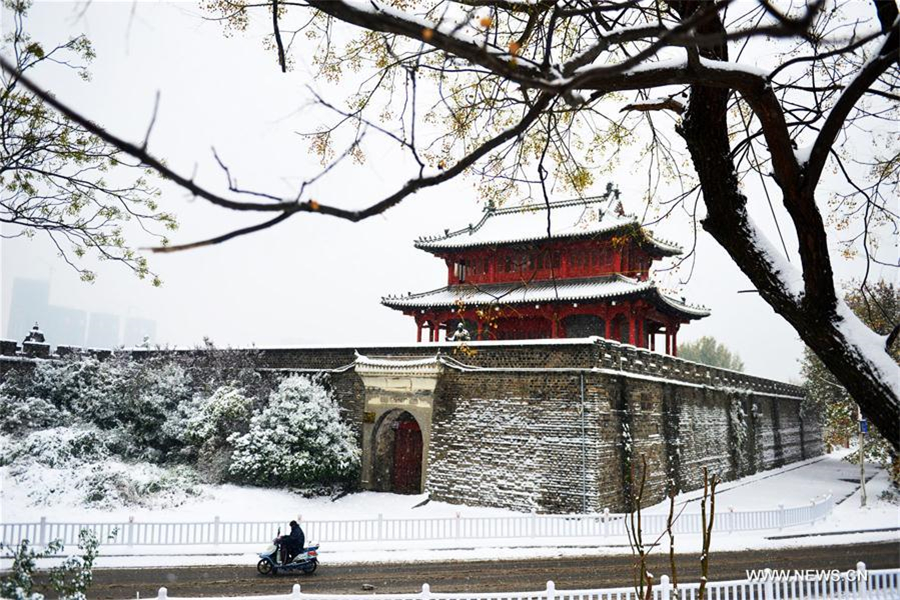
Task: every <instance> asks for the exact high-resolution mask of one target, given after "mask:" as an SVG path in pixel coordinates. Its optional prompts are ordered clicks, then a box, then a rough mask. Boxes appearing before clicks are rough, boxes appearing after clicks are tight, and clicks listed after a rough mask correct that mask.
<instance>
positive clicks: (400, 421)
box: [372, 409, 424, 494]
mask: <svg viewBox="0 0 900 600" xmlns="http://www.w3.org/2000/svg"><path fill="white" fill-rule="evenodd" d="M372 444H373V448H372V457H373V465H372V484H373V487H374V489H375V490H376V491H379V492H394V493H396V494H419V493H421V492H422V463H423V458H424V446H423V439H422V429H421V427H420V426H419V422H418V421H416V418H415V417H414V416H413V415H412V414H411V413H409V412H408V411H405V410H401V409H396V410H391V411H389V412H386V413H385V414H384V415H382V417H381V419H379V421H378V423H377V424H376V427H375V434H374V436H373V440H372Z"/></svg>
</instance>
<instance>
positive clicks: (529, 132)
mask: <svg viewBox="0 0 900 600" xmlns="http://www.w3.org/2000/svg"><path fill="white" fill-rule="evenodd" d="M203 4H204V7H205V8H206V9H207V12H208V14H209V15H210V17H211V18H215V19H219V20H221V21H223V22H224V23H225V24H226V26H228V27H231V28H232V29H238V30H240V29H243V28H246V25H247V22H248V20H249V19H250V18H251V17H252V16H253V15H254V14H256V13H259V15H260V17H265V19H266V22H267V23H269V24H270V25H271V27H273V28H274V29H275V30H274V31H273V32H272V36H273V39H274V40H275V42H274V43H270V47H271V49H272V50H274V51H275V53H276V55H275V58H276V64H277V65H278V68H279V69H282V68H285V67H286V66H287V65H289V64H290V54H291V52H292V51H293V52H298V50H296V49H293V50H292V48H291V45H290V44H287V45H286V44H285V42H284V40H287V39H295V38H297V36H298V35H300V34H302V36H303V37H304V39H305V40H306V43H307V44H310V45H312V47H313V48H314V52H313V53H312V61H313V66H314V67H315V68H316V69H317V71H318V75H317V77H316V82H317V84H320V85H327V83H328V82H337V81H339V80H340V81H341V84H342V85H341V92H340V94H341V97H340V98H339V99H332V98H327V99H325V97H324V96H323V95H322V94H320V93H319V92H317V94H316V101H317V102H319V104H320V107H322V108H323V109H326V110H329V111H330V112H331V114H333V115H334V120H333V122H332V123H331V124H325V125H323V126H322V127H320V128H319V129H316V130H314V131H310V132H306V134H305V137H306V139H307V140H308V141H309V144H310V148H311V149H312V150H313V151H314V152H316V153H318V154H319V155H320V156H321V157H322V162H323V169H322V171H321V172H319V173H313V174H299V175H300V178H301V183H300V184H299V185H298V187H297V190H296V194H295V195H293V196H291V197H282V196H279V195H278V194H268V193H266V192H265V191H262V190H256V191H253V192H252V194H254V197H253V198H252V199H248V197H247V193H248V192H247V191H243V190H238V189H236V188H235V187H234V186H232V185H231V184H230V182H231V176H230V172H229V175H228V181H229V185H228V187H227V188H225V189H223V190H214V189H210V188H208V187H204V186H202V185H200V184H198V183H197V182H195V181H193V179H192V178H191V177H189V176H186V175H184V174H179V173H176V172H174V171H173V170H172V169H171V168H169V167H167V166H166V165H165V162H164V160H163V159H162V158H161V157H156V156H154V155H153V154H151V153H150V152H149V150H148V149H147V148H146V147H144V146H142V145H140V144H135V143H131V142H127V141H125V140H123V139H121V138H119V137H117V136H115V134H113V133H112V132H109V131H107V130H105V129H103V128H102V126H100V125H93V124H92V123H91V119H90V115H78V114H77V113H75V112H74V111H71V110H70V109H69V108H68V107H67V105H66V104H65V102H64V101H63V100H53V99H52V97H51V96H50V95H49V94H46V90H40V89H35V90H33V91H34V93H35V94H36V95H38V96H41V94H42V93H43V94H45V95H46V96H47V98H48V99H47V100H46V101H47V102H48V103H49V104H50V105H51V106H54V107H55V108H56V109H57V110H59V111H61V112H63V114H65V115H66V116H67V117H69V118H71V119H73V120H77V119H78V118H81V119H82V121H77V122H79V123H80V124H82V125H83V126H84V127H85V128H87V129H88V130H89V131H91V132H92V133H94V134H95V135H97V136H98V137H99V138H101V139H103V140H104V141H106V142H107V143H110V144H112V145H114V146H116V147H118V148H119V149H121V150H122V151H124V152H127V153H129V154H131V155H132V156H134V157H135V158H137V159H139V160H140V161H141V162H143V163H144V164H145V165H147V166H149V167H151V168H153V169H155V170H157V171H158V172H159V173H160V174H162V175H163V176H164V177H166V178H168V179H170V180H172V181H174V182H176V183H177V184H179V185H181V186H182V187H183V188H185V189H186V190H188V191H189V192H191V193H192V194H194V195H196V196H198V197H200V198H203V199H205V200H208V201H209V202H211V203H213V204H215V205H217V206H219V207H222V208H228V209H233V210H240V211H246V212H250V213H254V212H259V213H261V214H265V213H269V214H268V215H267V220H266V221H264V222H262V223H259V224H253V225H250V226H247V227H244V228H241V229H238V230H236V231H232V232H228V233H225V234H222V235H220V236H216V237H215V238H211V239H208V240H204V241H201V242H199V243H192V244H186V245H183V246H181V247H184V248H186V247H195V246H197V245H209V244H214V243H220V242H223V241H226V240H228V239H231V238H233V237H236V236H238V235H246V234H249V233H253V232H257V231H260V230H264V229H266V228H268V227H271V226H274V225H276V224H278V223H281V222H283V221H285V220H286V219H287V218H289V217H292V216H294V215H297V214H300V213H309V212H316V213H320V214H325V215H330V216H333V217H337V218H342V219H348V220H351V221H359V220H362V219H365V218H368V217H371V216H373V215H377V214H381V213H383V212H384V211H386V210H388V209H390V208H391V207H392V206H395V205H396V204H397V203H399V202H401V201H403V200H404V199H406V198H409V197H410V196H412V195H414V194H415V193H416V192H418V191H419V190H422V189H424V188H426V187H430V186H434V185H438V184H440V183H443V182H446V181H449V180H450V179H453V178H455V177H458V176H471V177H475V178H476V179H477V181H478V186H479V191H480V194H481V197H482V199H483V200H485V201H486V202H493V203H500V202H503V201H505V200H507V199H509V198H513V197H523V196H528V195H531V194H532V193H534V194H536V195H538V196H540V195H541V194H542V193H543V188H544V187H549V188H551V189H554V190H555V191H563V190H565V191H567V192H569V193H574V194H579V195H580V194H587V193H589V191H590V189H591V187H592V186H593V185H594V183H595V180H596V178H597V176H598V175H602V174H604V173H609V172H611V171H612V170H613V169H615V167H616V164H617V161H618V160H621V159H622V156H623V154H624V152H625V150H626V149H627V150H628V151H629V152H634V153H636V154H637V156H638V157H639V158H638V161H637V164H638V165H639V166H640V167H641V168H643V169H645V170H646V178H647V193H646V198H647V199H648V214H650V210H649V209H650V208H651V206H656V207H659V208H660V209H661V210H660V212H662V213H663V214H665V215H668V214H671V213H672V212H673V210H674V208H675V207H676V206H677V207H681V208H682V209H683V210H684V211H685V212H687V213H688V214H689V215H690V216H691V218H692V219H695V221H697V222H700V223H701V224H702V227H703V229H705V230H706V231H707V232H708V233H709V234H710V235H711V236H712V237H713V238H714V239H715V240H716V241H717V242H718V243H719V244H720V245H721V246H722V247H723V248H724V249H725V250H726V251H727V252H728V254H729V255H730V257H731V258H732V259H733V260H734V262H735V263H736V264H737V265H738V267H739V268H740V269H741V270H742V271H743V272H744V273H745V274H746V275H747V277H748V278H749V279H750V280H751V281H752V283H753V284H754V286H755V287H756V290H757V291H758V292H759V293H760V296H761V297H762V298H763V299H764V300H765V301H766V302H767V303H768V304H769V305H771V306H772V308H773V309H774V310H775V311H776V312H777V313H778V314H780V315H781V316H782V317H783V318H784V319H785V320H787V321H788V322H789V323H790V324H791V325H792V326H793V327H794V329H795V330H796V331H797V333H798V334H799V336H800V337H801V338H802V339H803V341H804V342H805V343H806V344H807V346H808V347H809V348H811V349H812V350H813V351H814V352H815V353H816V355H817V356H818V357H819V358H820V359H821V360H822V362H823V363H824V364H825V365H826V366H827V367H828V369H830V370H831V371H832V373H834V375H835V377H836V378H837V379H838V380H839V381H840V383H841V384H842V385H843V386H845V387H846V389H847V390H848V392H849V393H850V394H851V395H852V396H853V397H854V398H856V399H857V401H858V402H859V403H860V405H861V406H862V409H863V411H864V413H866V415H867V416H868V417H869V418H870V419H871V420H872V422H873V423H875V424H876V425H877V426H878V427H879V429H880V430H881V431H882V432H883V433H884V435H885V437H886V438H887V439H889V440H890V441H891V443H892V444H893V445H894V446H895V447H898V446H900V383H898V376H897V369H896V365H895V363H894V362H893V361H892V360H891V359H890V358H889V356H888V354H887V351H886V348H885V345H886V343H887V339H886V338H885V336H881V335H879V334H876V333H874V332H872V331H871V330H870V329H868V328H866V327H865V326H863V325H862V324H860V323H859V322H858V320H857V319H855V317H854V316H853V314H852V312H851V311H849V310H847V309H846V307H844V306H843V304H842V303H841V302H840V300H839V298H838V295H837V293H836V291H835V287H836V285H835V277H834V269H833V267H832V259H833V258H832V256H833V254H834V252H833V250H834V246H835V245H837V246H838V247H839V248H841V249H842V251H843V252H844V253H853V252H859V253H861V254H863V255H864V256H865V257H866V259H867V260H869V261H871V262H878V263H881V264H889V265H893V266H897V265H896V256H895V254H896V247H895V246H893V247H891V244H887V245H885V244H881V245H878V244H877V243H875V242H874V241H873V240H876V239H877V238H878V237H879V232H881V234H884V233H885V232H887V233H888V234H889V235H890V234H891V233H892V234H893V235H896V232H897V222H898V219H900V215H898V213H897V210H896V207H895V204H896V203H895V202H891V201H890V200H891V198H894V199H895V198H896V197H897V193H898V191H900V150H898V147H897V139H896V136H895V135H891V131H895V130H896V122H897V119H898V116H900V115H898V114H897V113H898V103H897V99H898V87H900V70H898V67H897V61H898V37H900V34H898V10H897V6H896V4H895V3H894V2H891V1H883V0H874V1H873V2H871V3H865V4H864V3H842V2H833V1H831V2H827V1H822V2H813V3H807V4H805V5H801V6H795V5H792V4H790V3H787V2H783V3H782V2H768V1H760V2H756V3H737V2H732V1H730V0H721V1H719V2H698V1H694V0H675V1H672V2H667V3H657V2H650V1H648V2H633V3H619V2H603V1H600V2H595V1H587V0H558V1H549V0H544V1H538V2H533V3H524V2H523V3H520V2H512V1H510V0H494V1H491V0H463V1H451V0H432V1H430V2H421V3H411V4H410V3H406V2H384V1H379V0H343V1H338V0H334V1H324V0H322V1H320V0H309V1H308V2H290V1H281V0H279V1H278V2H277V4H275V3H273V2H247V1H245V0H205V1H204V3H203ZM288 33H289V34H290V35H286V34H288ZM270 42H271V40H270ZM304 48H305V49H306V51H307V53H309V46H308V45H306V46H304ZM763 49H764V50H765V52H764V53H763V52H761V50H763ZM762 54H765V59H764V60H763V59H760V58H759V57H760V56H761V55H762ZM4 69H5V70H7V72H11V73H12V72H14V69H15V67H14V66H12V67H11V66H10V65H9V64H8V63H4ZM288 76H291V75H290V70H288ZM348 82H350V83H348ZM22 84H23V85H25V86H26V87H27V86H28V85H30V83H29V82H28V81H27V79H24V78H23V80H22ZM348 85H352V86H353V87H354V90H353V91H352V92H351V93H349V94H348V93H347V89H348ZM317 87H319V86H318V85H317ZM41 97H43V96H41ZM54 102H55V103H54ZM673 107H674V108H673ZM663 108H665V109H668V110H665V111H662V110H660V109H663ZM676 109H677V110H676ZM91 127H93V129H91ZM367 136H370V137H384V138H386V139H388V140H391V141H392V142H396V143H399V145H400V147H401V149H402V151H403V152H405V153H407V154H408V156H409V158H410V161H411V164H413V165H414V167H413V169H412V170H411V171H409V172H407V173H392V175H397V176H398V177H400V179H399V181H398V182H397V185H396V188H395V191H393V192H392V193H388V194H386V195H384V196H382V197H373V198H366V199H365V200H366V205H365V208H363V209H359V210H348V209H347V208H344V207H342V206H341V203H340V201H339V200H338V199H333V198H328V197H327V194H325V195H322V194H319V195H318V196H317V197H316V198H313V197H312V192H311V188H312V186H311V182H326V181H327V180H328V177H329V176H332V175H333V169H334V168H335V165H337V164H340V163H343V162H348V163H349V162H351V161H354V160H355V161H362V160H365V159H366V147H367V146H366V144H367V141H366V140H367V139H368V137H367ZM854 144H855V146H854ZM860 147H863V148H864V151H860V150H859V148H860ZM851 148H852V149H851ZM685 157H689V161H686V160H685ZM346 159H350V161H346ZM830 170H833V171H835V172H836V173H837V174H838V175H839V176H840V177H842V178H843V181H842V183H841V185H840V186H837V187H835V186H831V185H829V186H828V188H829V189H827V190H826V189H823V186H822V185H821V182H822V178H823V174H824V173H826V171H830ZM226 172H228V169H226ZM751 181H752V182H754V184H756V182H757V181H758V182H759V183H760V184H761V185H762V186H763V187H764V191H765V194H766V197H767V198H768V201H769V204H770V206H772V210H771V213H772V215H773V216H775V210H774V203H775V202H778V201H780V202H781V204H782V206H783V209H784V211H786V213H787V219H786V220H787V221H788V222H787V223H777V221H776V223H777V225H778V228H779V229H778V233H779V236H780V238H781V239H779V240H775V241H773V242H770V241H768V240H767V238H766V235H765V234H764V233H763V231H762V229H761V228H760V227H759V226H758V225H757V223H759V222H760V219H759V217H758V216H756V215H753V214H751V212H752V211H751V203H749V202H748V198H747V195H746V194H747V192H746V191H745V190H746V189H747V184H748V182H751ZM665 183H675V184H677V185H678V186H680V188H681V190H682V193H680V194H674V195H673V194H671V191H670V190H667V191H666V192H665V193H663V192H662V190H666V185H664V184H665ZM773 184H774V185H773ZM318 189H320V190H321V189H323V188H322V187H321V186H320V187H319V188H318ZM697 189H699V191H700V193H701V194H702V199H703V203H702V205H701V209H700V212H699V213H698V212H697V211H695V206H696V204H692V203H689V202H687V201H686V200H687V199H689V198H692V193H693V192H694V190H697ZM783 229H784V230H786V231H787V232H789V233H790V235H788V236H787V238H785V235H783V232H782V230H783ZM835 236H837V237H835ZM794 238H795V239H796V240H797V245H796V247H795V248H793V249H791V250H789V249H788V243H789V242H788V240H789V239H794ZM892 251H893V254H891V252H892ZM792 255H794V256H796V257H798V258H799V264H795V263H791V262H790V258H791V257H792Z"/></svg>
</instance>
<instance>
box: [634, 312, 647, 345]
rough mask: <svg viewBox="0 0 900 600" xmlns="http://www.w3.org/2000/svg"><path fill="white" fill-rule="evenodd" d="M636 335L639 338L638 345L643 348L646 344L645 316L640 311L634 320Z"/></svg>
mask: <svg viewBox="0 0 900 600" xmlns="http://www.w3.org/2000/svg"><path fill="white" fill-rule="evenodd" d="M634 337H635V338H636V339H637V344H636V345H637V347H638V348H643V347H645V346H646V344H645V343H644V317H643V316H642V315H641V314H640V313H638V315H637V318H636V319H635V320H634Z"/></svg>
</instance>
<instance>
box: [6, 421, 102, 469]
mask: <svg viewBox="0 0 900 600" xmlns="http://www.w3.org/2000/svg"><path fill="white" fill-rule="evenodd" d="M104 438H105V435H104V434H103V432H101V431H98V430H97V429H94V428H82V427H54V428H51V429H42V430H40V431H34V432H32V433H30V434H28V435H27V436H26V437H25V438H23V439H21V440H20V441H18V442H12V443H8V444H6V447H5V448H4V450H3V451H2V453H0V464H2V465H8V464H11V463H13V462H20V463H31V462H35V463H38V464H42V465H45V466H48V467H54V468H61V467H74V466H77V465H79V464H82V463H85V462H95V461H99V460H103V459H105V458H108V457H109V449H108V448H107V446H106V442H105V440H104Z"/></svg>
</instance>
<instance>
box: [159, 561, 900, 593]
mask: <svg viewBox="0 0 900 600" xmlns="http://www.w3.org/2000/svg"><path fill="white" fill-rule="evenodd" d="M828 575H829V576H828V577H820V578H819V579H818V580H817V579H815V578H814V577H805V576H799V577H797V576H792V577H790V578H785V579H782V580H779V581H775V580H774V579H773V578H769V579H766V580H765V581H748V580H746V579H744V580H739V581H713V582H709V583H707V584H706V598H707V599H708V600H897V599H898V598H900V569H882V570H877V571H867V570H866V566H865V564H864V563H862V562H860V563H857V566H856V570H855V571H848V572H844V573H841V574H839V575H838V576H832V575H831V572H828ZM699 588H700V584H699V583H686V584H685V583H682V584H679V585H678V587H677V588H675V587H673V586H672V584H671V582H670V581H669V577H668V575H663V576H662V577H660V581H659V582H658V583H657V584H655V585H654V586H653V588H652V594H651V597H652V598H653V600H696V599H697V598H699ZM157 600H172V599H171V598H169V596H168V592H167V590H166V588H160V590H159V595H158V596H157ZM205 600H225V599H215V598H207V599H205ZM227 600H643V599H642V597H640V596H638V595H637V593H636V592H635V589H634V588H631V587H628V588H625V587H623V588H609V589H597V590H557V589H556V586H555V585H554V584H553V582H552V581H548V582H547V587H546V589H543V590H540V591H534V592H500V593H491V594H481V593H477V592H458V593H447V592H440V593H434V592H432V591H431V589H430V587H429V586H428V584H427V583H426V584H425V585H423V586H422V591H421V593H418V594H365V595H361V594H360V595H333V594H306V593H302V592H301V589H300V586H299V585H297V584H295V585H294V588H293V591H292V593H290V594H285V595H283V596H247V597H244V598H232V597H229V598H228V599H227Z"/></svg>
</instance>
